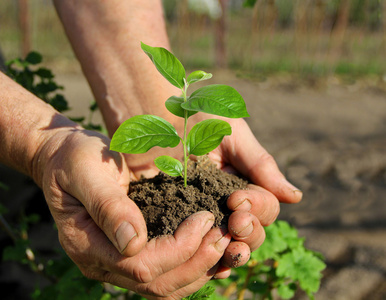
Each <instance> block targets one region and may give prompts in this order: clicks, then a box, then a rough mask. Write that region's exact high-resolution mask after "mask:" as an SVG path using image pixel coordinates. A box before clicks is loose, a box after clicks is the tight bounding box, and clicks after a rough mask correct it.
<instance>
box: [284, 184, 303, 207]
mask: <svg viewBox="0 0 386 300" xmlns="http://www.w3.org/2000/svg"><path fill="white" fill-rule="evenodd" d="M283 181H284V184H285V185H286V186H287V187H288V188H289V189H291V190H292V192H293V193H294V194H295V196H296V198H297V200H298V201H300V200H301V199H302V197H303V192H302V191H301V190H300V189H298V188H297V187H296V186H294V185H293V184H292V183H290V182H288V181H287V179H285V178H284V179H283Z"/></svg>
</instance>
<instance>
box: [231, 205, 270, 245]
mask: <svg viewBox="0 0 386 300" xmlns="http://www.w3.org/2000/svg"><path fill="white" fill-rule="evenodd" d="M228 229H229V232H230V234H231V235H232V237H233V238H234V239H235V240H236V241H240V242H244V243H246V244H247V245H248V246H249V248H250V249H251V251H254V250H256V249H257V248H258V247H259V246H260V245H261V244H262V243H263V241H264V238H265V231H264V229H263V226H261V224H260V222H259V220H258V219H257V218H256V216H254V215H253V214H251V213H249V212H246V211H236V212H234V213H232V214H231V215H230V217H229V220H228Z"/></svg>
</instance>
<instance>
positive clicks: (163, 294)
mask: <svg viewBox="0 0 386 300" xmlns="http://www.w3.org/2000/svg"><path fill="white" fill-rule="evenodd" d="M173 292H174V291H170V288H168V287H167V286H165V285H164V284H162V285H153V284H147V285H141V286H139V287H138V288H137V293H138V294H142V295H148V296H152V297H157V298H162V299H165V298H166V299H169V297H168V296H170V295H171V294H172V293H173Z"/></svg>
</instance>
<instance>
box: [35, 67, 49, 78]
mask: <svg viewBox="0 0 386 300" xmlns="http://www.w3.org/2000/svg"><path fill="white" fill-rule="evenodd" d="M35 74H36V75H38V76H39V77H41V78H47V79H52V78H54V74H52V72H51V70H49V69H46V68H39V69H37V70H36V71H35Z"/></svg>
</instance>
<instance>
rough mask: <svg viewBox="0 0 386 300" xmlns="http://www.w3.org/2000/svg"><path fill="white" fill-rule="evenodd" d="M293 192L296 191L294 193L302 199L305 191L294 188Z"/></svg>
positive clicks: (298, 198)
mask: <svg viewBox="0 0 386 300" xmlns="http://www.w3.org/2000/svg"><path fill="white" fill-rule="evenodd" d="M293 192H294V194H295V196H296V198H297V200H298V201H300V200H302V198H303V192H302V191H301V190H298V189H296V190H293Z"/></svg>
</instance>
